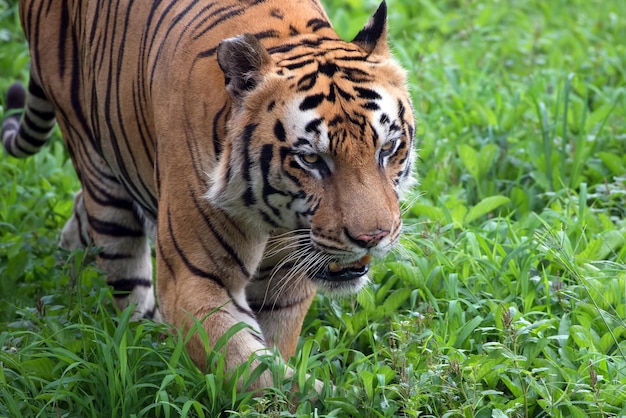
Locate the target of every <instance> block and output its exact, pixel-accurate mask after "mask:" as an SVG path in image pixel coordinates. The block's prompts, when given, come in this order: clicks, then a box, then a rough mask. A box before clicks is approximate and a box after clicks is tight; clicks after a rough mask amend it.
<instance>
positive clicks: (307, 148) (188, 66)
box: [2, 0, 415, 387]
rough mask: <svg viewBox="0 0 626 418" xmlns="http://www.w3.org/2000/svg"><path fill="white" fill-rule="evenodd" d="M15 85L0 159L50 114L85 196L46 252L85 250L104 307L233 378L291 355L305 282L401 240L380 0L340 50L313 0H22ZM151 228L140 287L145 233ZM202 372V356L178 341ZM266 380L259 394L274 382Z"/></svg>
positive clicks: (404, 110)
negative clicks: (179, 335)
mask: <svg viewBox="0 0 626 418" xmlns="http://www.w3.org/2000/svg"><path fill="white" fill-rule="evenodd" d="M19 11H20V19H21V23H22V27H23V29H24V32H25V35H26V38H27V40H28V42H29V50H30V57H31V66H30V78H29V83H28V91H27V92H26V91H25V90H24V88H23V87H21V86H20V85H14V86H13V87H11V88H10V90H9V92H8V98H7V107H8V108H9V109H19V108H22V107H25V110H24V112H23V115H22V116H21V120H20V115H19V114H11V113H9V116H7V117H6V118H5V120H4V121H3V125H2V141H3V144H4V147H5V148H6V150H7V152H8V153H9V154H11V155H13V156H16V157H25V156H28V155H31V154H34V153H35V152H37V151H38V150H39V149H40V148H41V147H42V146H43V145H44V144H45V143H46V141H47V139H48V137H49V136H50V133H51V131H52V129H53V126H54V124H55V122H56V123H58V125H59V127H60V130H61V133H62V136H63V138H64V141H65V144H66V146H67V150H68V153H69V155H70V157H71V159H72V162H73V164H74V166H75V168H76V172H77V175H78V178H79V180H80V183H81V185H82V190H81V191H80V192H79V193H78V194H77V195H76V198H75V205H74V213H73V215H72V217H71V218H70V220H69V221H68V222H67V224H66V225H65V227H64V229H63V232H62V237H61V245H62V246H64V247H66V248H75V247H85V246H87V245H90V244H93V245H95V246H97V247H99V248H100V252H98V253H97V256H96V258H97V263H98V265H99V266H100V268H102V269H103V270H104V272H105V273H106V280H107V283H108V284H109V285H111V286H112V288H113V291H114V294H115V300H116V302H117V305H118V306H119V307H120V308H125V307H127V306H128V305H129V304H133V305H134V306H135V308H134V309H135V311H134V312H135V314H134V317H135V318H140V317H157V318H159V317H160V316H161V315H162V318H163V320H164V321H167V322H169V323H173V324H174V325H175V326H178V327H180V328H181V329H182V330H189V329H190V327H191V326H192V324H193V323H194V319H195V320H199V321H202V324H203V327H204V328H205V329H206V333H207V335H208V338H209V341H210V342H211V343H214V342H215V341H217V340H218V339H219V338H220V337H221V336H222V335H224V334H225V333H226V332H227V330H229V329H230V328H231V327H232V326H234V325H235V324H238V323H240V322H244V323H246V324H248V325H249V327H245V328H243V329H241V330H239V331H238V332H237V333H235V334H234V336H233V337H232V338H230V340H229V342H228V344H227V345H226V347H225V349H224V350H225V351H224V356H225V359H226V363H227V367H228V368H229V369H232V368H234V367H235V366H236V365H238V364H241V363H242V362H245V361H246V360H248V359H249V358H250V356H251V355H252V354H254V353H257V352H259V351H263V350H267V349H268V348H277V349H278V350H279V351H280V353H281V354H282V356H283V357H285V358H287V357H289V356H291V355H293V354H294V352H295V349H296V344H297V340H298V337H299V334H300V330H301V327H302V323H303V319H304V316H305V314H306V312H307V310H308V308H309V306H310V304H311V302H312V299H313V297H314V295H315V293H316V290H317V289H321V290H324V291H326V292H328V293H331V294H340V293H352V292H356V291H358V290H359V289H360V288H362V287H363V286H364V284H365V283H366V282H367V272H368V267H369V263H370V259H371V257H382V256H384V255H385V254H386V253H387V252H388V251H389V250H390V249H391V248H392V247H393V246H394V245H395V244H396V243H397V241H398V239H399V234H400V231H401V229H402V221H401V213H400V209H399V203H398V202H399V200H398V199H399V196H400V195H401V193H402V192H403V191H405V190H407V189H409V188H410V187H411V186H412V184H413V183H414V181H413V174H412V168H413V162H414V154H415V151H414V144H413V141H414V132H415V121H414V117H413V110H412V109H413V108H412V104H411V101H410V97H409V93H408V89H407V83H406V74H405V71H403V69H402V68H401V67H400V66H399V64H398V63H397V62H396V61H395V60H394V58H393V57H392V54H391V52H390V48H389V46H388V42H387V23H386V20H387V18H386V16H387V6H386V4H385V2H384V1H383V2H382V3H381V4H380V6H379V8H378V9H377V11H376V12H375V13H374V14H373V15H372V17H371V18H370V19H369V21H368V22H367V23H366V24H365V26H364V27H363V28H362V30H361V31H360V32H358V34H357V35H356V37H355V38H354V39H353V40H352V41H351V42H346V41H343V40H341V39H340V37H339V36H338V35H337V33H336V32H335V30H334V29H333V27H332V26H331V23H330V21H329V19H328V16H327V14H326V12H325V11H324V9H323V7H322V6H321V4H320V3H319V2H318V1H317V0H290V1H286V0H238V1H236V0H215V1H210V0H205V1H199V0H184V1H183V0H176V1H175V0H158V1H154V2H148V1H133V0H112V1H96V0H94V1H84V0H65V1H56V0H21V1H20V4H19ZM155 229H156V232H155V233H154V237H152V238H153V239H154V248H155V252H156V275H155V276H156V290H157V292H156V293H157V295H158V301H159V310H157V308H156V303H155V297H154V296H153V288H152V283H153V282H152V280H153V272H152V259H151V247H150V242H149V239H150V238H151V235H153V232H151V231H154V230H155ZM186 348H187V350H188V353H189V355H190V356H191V358H192V359H193V361H194V362H195V364H196V365H197V366H198V367H199V368H200V369H201V370H204V369H205V367H206V356H207V350H209V349H210V347H209V348H207V347H205V345H204V344H203V343H202V342H201V339H200V338H199V337H198V336H197V335H195V336H194V337H192V338H191V340H190V341H189V343H188V344H187V346H186ZM269 379H270V378H269V377H268V376H267V375H266V374H264V375H262V376H261V378H259V382H258V383H256V385H257V386H258V387H262V386H268V385H270V384H271V382H270V380H269Z"/></svg>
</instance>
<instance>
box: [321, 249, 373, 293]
mask: <svg viewBox="0 0 626 418" xmlns="http://www.w3.org/2000/svg"><path fill="white" fill-rule="evenodd" d="M370 260H371V257H370V256H369V254H368V255H365V256H363V257H362V258H360V259H359V260H356V261H353V262H350V263H340V262H337V261H332V262H330V263H329V264H328V266H326V268H325V269H324V270H322V271H320V272H319V273H317V274H316V275H315V276H314V277H313V282H314V283H315V284H316V285H317V287H318V289H319V291H320V292H323V293H326V294H329V295H347V294H352V293H356V292H358V291H359V290H361V289H362V288H363V287H364V286H365V285H366V284H367V282H368V281H369V278H368V277H367V273H368V271H369V263H370Z"/></svg>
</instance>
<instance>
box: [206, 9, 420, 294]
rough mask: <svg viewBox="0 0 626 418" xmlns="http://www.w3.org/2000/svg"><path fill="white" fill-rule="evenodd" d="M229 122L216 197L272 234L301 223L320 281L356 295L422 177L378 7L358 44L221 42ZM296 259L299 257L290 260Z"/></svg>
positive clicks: (307, 259)
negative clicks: (402, 202)
mask: <svg viewBox="0 0 626 418" xmlns="http://www.w3.org/2000/svg"><path fill="white" fill-rule="evenodd" d="M218 62H219V65H220V67H221V69H222V71H223V72H224V77H225V86H226V89H227V91H228V93H229V96H230V98H231V103H232V107H231V118H230V121H229V124H228V126H227V140H226V141H225V144H224V150H223V152H222V154H221V156H220V161H219V164H218V166H217V168H216V169H215V172H214V173H212V186H211V188H210V190H209V192H208V194H207V197H208V199H209V201H210V202H211V203H212V204H214V205H217V206H219V207H221V208H222V209H223V210H225V211H227V212H228V213H230V214H231V215H232V216H234V217H237V218H240V219H244V220H247V221H248V222H251V223H253V224H254V226H255V227H256V228H258V229H260V230H263V231H266V232H267V233H270V234H280V233H281V232H284V231H295V232H293V235H294V236H297V237H298V244H294V246H295V247H297V248H296V250H298V251H299V250H303V249H304V250H305V251H303V252H302V254H306V255H302V256H301V257H300V259H298V260H297V263H302V264H303V265H304V267H302V268H301V270H302V271H303V272H304V271H306V273H308V276H310V277H312V278H313V279H314V281H315V282H316V283H317V284H318V287H320V288H321V289H325V290H329V291H331V292H350V291H356V290H358V289H359V288H360V287H362V286H363V284H364V283H365V282H366V281H367V276H366V273H367V271H368V267H369V261H370V258H371V257H372V256H374V257H381V256H383V255H385V254H386V253H387V252H388V251H389V250H390V249H391V248H392V247H393V245H394V244H395V243H396V242H397V241H398V237H399V234H400V231H401V229H402V220H401V214H400V209H399V201H398V199H399V196H400V195H401V193H402V191H404V190H406V189H408V188H410V186H411V185H412V184H413V183H414V181H413V173H412V165H413V160H414V150H413V136H414V131H415V127H414V119H413V111H412V105H411V102H410V98H409V94H408V92H407V88H406V82H405V74H404V72H403V70H402V69H401V68H400V67H399V66H398V64H396V63H395V61H394V60H393V58H392V57H391V54H390V52H389V49H388V45H387V40H386V6H385V4H384V2H383V3H382V4H381V6H380V7H379V9H378V10H377V12H376V13H375V14H374V15H373V16H372V17H371V18H370V20H369V21H368V23H367V24H366V25H365V27H364V28H363V29H362V30H361V31H360V32H359V33H358V34H357V36H356V37H355V39H354V40H353V41H352V42H344V41H342V40H340V39H339V38H338V37H320V36H319V35H313V34H308V35H299V36H297V37H295V38H292V39H290V41H289V42H288V43H286V44H283V45H280V46H276V47H272V48H270V49H265V48H264V47H263V46H262V45H261V44H260V42H259V41H258V40H257V39H256V38H255V37H254V36H252V35H247V34H246V35H241V36H237V37H234V38H230V39H226V40H224V41H222V42H221V44H220V46H219V48H218ZM294 259H295V258H294Z"/></svg>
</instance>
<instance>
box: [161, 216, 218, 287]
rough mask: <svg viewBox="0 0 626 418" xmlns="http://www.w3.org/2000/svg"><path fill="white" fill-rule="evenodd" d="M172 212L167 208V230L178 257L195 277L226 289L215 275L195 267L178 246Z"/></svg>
mask: <svg viewBox="0 0 626 418" xmlns="http://www.w3.org/2000/svg"><path fill="white" fill-rule="evenodd" d="M171 215H172V214H171V212H170V208H167V229H168V232H169V235H170V239H171V242H172V244H174V249H175V250H176V252H177V253H178V256H179V257H180V259H181V260H183V263H184V264H185V266H186V267H187V269H188V270H189V271H190V272H191V273H192V274H193V275H194V276H198V277H202V278H203V279H208V280H211V281H212V282H213V283H215V284H216V285H218V286H219V287H222V288H224V287H225V286H224V283H223V282H222V280H221V279H220V278H219V277H217V276H216V275H215V274H213V273H211V272H208V271H204V270H202V269H201V268H199V267H197V266H196V265H194V264H193V263H192V262H191V261H190V260H189V259H188V258H187V256H186V255H185V253H184V251H183V249H182V248H181V247H180V245H179V244H178V240H177V239H176V237H175V236H174V231H173V229H172V216H171Z"/></svg>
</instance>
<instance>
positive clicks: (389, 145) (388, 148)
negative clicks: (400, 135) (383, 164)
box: [380, 141, 395, 152]
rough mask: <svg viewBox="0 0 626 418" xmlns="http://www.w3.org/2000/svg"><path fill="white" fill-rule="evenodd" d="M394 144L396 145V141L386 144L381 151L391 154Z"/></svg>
mask: <svg viewBox="0 0 626 418" xmlns="http://www.w3.org/2000/svg"><path fill="white" fill-rule="evenodd" d="M394 144H395V141H389V142H387V143H386V144H384V145H383V146H382V147H380V150H381V151H384V152H389V151H391V149H392V148H393V145H394Z"/></svg>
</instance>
